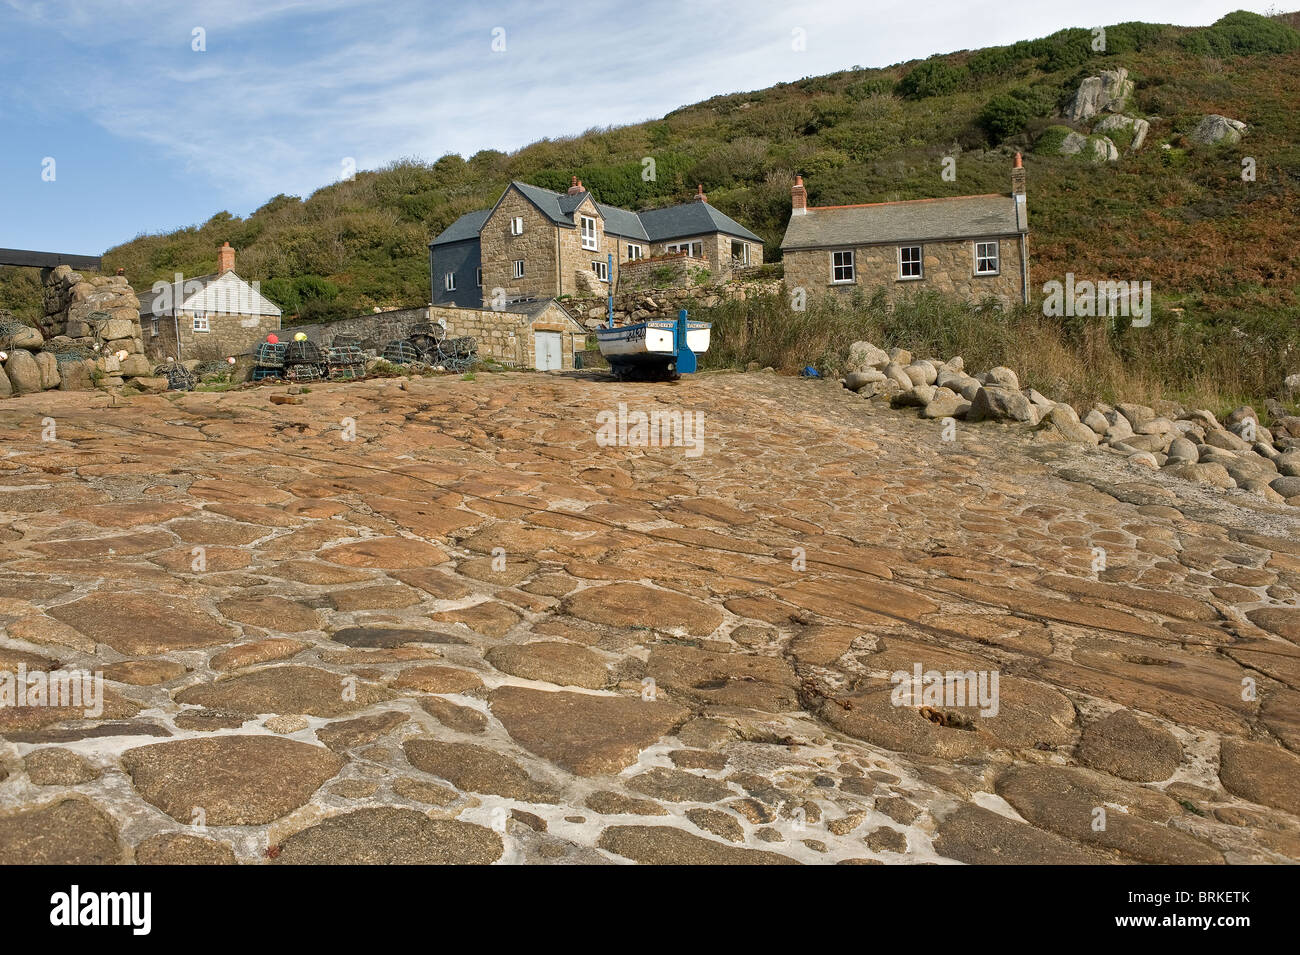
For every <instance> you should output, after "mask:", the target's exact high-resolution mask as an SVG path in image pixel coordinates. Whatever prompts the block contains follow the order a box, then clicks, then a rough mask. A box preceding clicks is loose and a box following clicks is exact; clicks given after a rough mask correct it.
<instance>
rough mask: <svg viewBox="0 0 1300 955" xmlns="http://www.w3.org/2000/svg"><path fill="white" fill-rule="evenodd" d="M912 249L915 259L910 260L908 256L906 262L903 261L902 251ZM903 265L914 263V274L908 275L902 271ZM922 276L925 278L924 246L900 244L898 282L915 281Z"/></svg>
mask: <svg viewBox="0 0 1300 955" xmlns="http://www.w3.org/2000/svg"><path fill="white" fill-rule="evenodd" d="M913 249H915V250H916V260H915V261H912V260H911V259H910V258H909V259H908V260H907V261H906V262H904V261H903V253H904V252H905V251H907V252H910V251H911V250H913ZM904 265H908V266H912V265H915V266H916V274H915V275H908V274H906V273H905V272H904V271H903V266H904ZM923 278H925V246H922V245H900V246H899V247H898V280H899V281H900V282H917V281H920V280H921V279H923Z"/></svg>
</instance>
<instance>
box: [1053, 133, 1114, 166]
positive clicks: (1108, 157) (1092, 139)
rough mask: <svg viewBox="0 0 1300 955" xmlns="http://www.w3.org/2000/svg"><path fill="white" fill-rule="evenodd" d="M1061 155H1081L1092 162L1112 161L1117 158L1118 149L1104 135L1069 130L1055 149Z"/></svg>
mask: <svg viewBox="0 0 1300 955" xmlns="http://www.w3.org/2000/svg"><path fill="white" fill-rule="evenodd" d="M1057 151H1058V152H1059V153H1060V154H1061V155H1062V156H1079V155H1082V156H1083V157H1084V158H1087V159H1088V160H1090V161H1091V162H1094V163H1103V162H1114V161H1115V160H1117V159H1119V150H1118V149H1116V148H1115V144H1114V143H1113V142H1111V141H1110V140H1109V139H1108V138H1107V137H1105V136H1085V135H1084V134H1083V133H1079V132H1073V131H1072V132H1070V133H1068V134H1067V135H1066V137H1065V139H1063V140H1061V145H1060V147H1059V148H1058V150H1057Z"/></svg>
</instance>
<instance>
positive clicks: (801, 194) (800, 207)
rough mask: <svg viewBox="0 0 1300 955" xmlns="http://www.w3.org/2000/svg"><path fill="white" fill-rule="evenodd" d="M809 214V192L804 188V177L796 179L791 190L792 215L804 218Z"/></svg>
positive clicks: (796, 177)
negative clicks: (803, 216)
mask: <svg viewBox="0 0 1300 955" xmlns="http://www.w3.org/2000/svg"><path fill="white" fill-rule="evenodd" d="M807 213H808V190H807V189H805V188H804V187H803V176H795V177H794V188H793V189H791V190H790V214H791V215H794V216H802V215H806V214H807Z"/></svg>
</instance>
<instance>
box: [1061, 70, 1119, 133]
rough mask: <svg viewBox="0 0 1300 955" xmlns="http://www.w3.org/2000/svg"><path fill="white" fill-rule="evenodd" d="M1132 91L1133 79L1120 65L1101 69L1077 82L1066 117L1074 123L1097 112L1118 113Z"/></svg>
mask: <svg viewBox="0 0 1300 955" xmlns="http://www.w3.org/2000/svg"><path fill="white" fill-rule="evenodd" d="M1132 93H1133V81H1132V80H1130V79H1129V78H1128V70H1126V69H1124V68H1123V67H1122V66H1121V67H1119V68H1118V69H1114V70H1102V71H1101V74H1100V75H1098V76H1089V77H1088V78H1087V79H1085V80H1084V81H1083V82H1082V83H1080V84H1079V89H1078V92H1076V93H1075V94H1074V100H1073V102H1071V103H1070V105H1069V107H1068V108H1067V109H1066V111H1065V116H1066V118H1067V119H1069V120H1072V121H1074V122H1076V123H1081V122H1083V121H1085V120H1089V119H1092V118H1093V117H1094V116H1096V115H1097V114H1099V113H1104V112H1109V113H1118V112H1120V111H1121V110H1123V109H1124V104H1125V102H1126V101H1127V100H1128V98H1129V96H1131V95H1132Z"/></svg>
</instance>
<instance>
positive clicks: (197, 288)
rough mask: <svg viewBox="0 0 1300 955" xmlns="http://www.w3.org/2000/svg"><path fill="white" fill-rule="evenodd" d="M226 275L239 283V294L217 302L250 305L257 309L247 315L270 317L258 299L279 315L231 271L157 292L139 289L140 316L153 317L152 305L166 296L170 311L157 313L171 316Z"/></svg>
mask: <svg viewBox="0 0 1300 955" xmlns="http://www.w3.org/2000/svg"><path fill="white" fill-rule="evenodd" d="M227 274H228V275H231V276H233V277H234V279H235V280H236V281H237V282H239V283H240V284H239V292H238V293H237V297H236V298H233V299H232V298H226V299H219V300H218V301H220V302H221V303H223V304H229V303H234V304H236V305H238V306H240V307H241V309H242V308H243V307H245V306H250V305H251V306H253V307H254V308H256V309H257V311H256V312H248V313H247V314H258V315H271V314H272V313H271V312H269V311H267V310H266V309H265V308H263V307H262V306H261V305H260V304H259V303H258V300H259V299H260V300H261V301H264V302H265V303H266V305H268V306H270V307H271V308H273V309H275V312H274V314H276V315H279V314H281V310H280V307H279V306H278V305H276V304H275V303H274V302H272V301H271V300H270V299H269V298H267V297H266V296H265V295H262V294H261V293H260V292H255V291H254V290H253V287H252V286H251V285H249V284H248V283H247V282H245V281H244V280H243V279H241V278H240V277H239V276H238V275H237V274H236V273H235V272H234V270H233V269H232V270H231V271H230V272H228V273H227V272H213V273H212V274H210V275H196V276H193V277H191V278H187V279H184V280H183V281H180V282H172V283H169V288H162V289H159V290H158V291H157V292H155V291H154V290H153V287H152V286H150V287H149V288H147V289H141V290H140V291H139V292H137V293H136V298H138V299H139V300H140V314H141V315H148V316H153V314H154V311H153V310H154V303H155V302H157V301H158V300H159V299H160V298H162V297H163V296H166V295H170V296H171V299H170V301H171V309H170V310H168V309H167V308H166V307H165V306H164V307H163V309H162V311H161V312H160V313H159V316H161V315H163V314H171V313H172V312H174V311H176V310H177V309H179V307H180V305H181V303H183V302H185V301H187V300H188V299H190V298H192V297H193V296H195V295H198V294H200V293H202V292H204V291H206V290H207V287H208V286H209V285H211V284H212V283H213V282H215V281H217V279H219V278H221V277H222V276H223V275H227ZM214 294H217V295H221V294H222V293H220V292H216V293H214ZM237 314H245V312H243V311H240V312H238V313H237Z"/></svg>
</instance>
